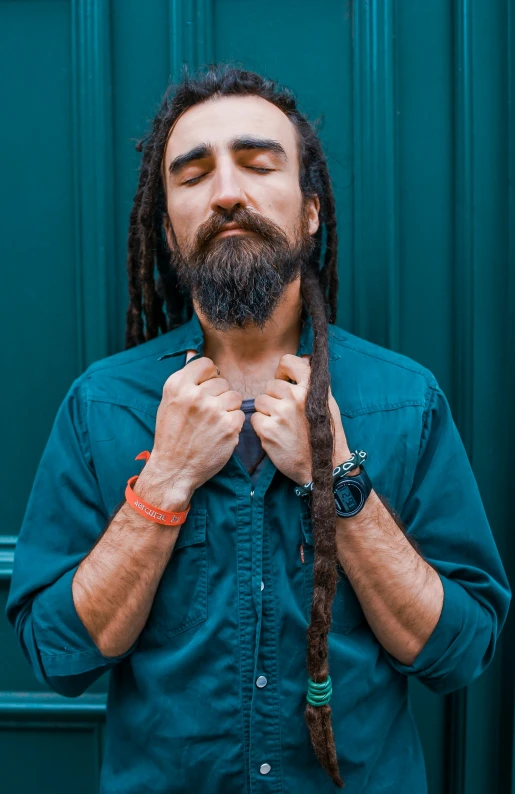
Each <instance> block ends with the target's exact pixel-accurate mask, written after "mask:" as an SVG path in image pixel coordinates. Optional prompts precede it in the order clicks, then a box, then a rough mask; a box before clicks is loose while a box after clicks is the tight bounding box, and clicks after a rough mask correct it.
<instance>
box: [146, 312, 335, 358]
mask: <svg viewBox="0 0 515 794" xmlns="http://www.w3.org/2000/svg"><path fill="white" fill-rule="evenodd" d="M168 333H169V334H170V336H171V337H172V338H173V341H172V344H171V345H170V347H169V348H168V349H167V350H166V352H165V353H163V354H162V355H160V356H159V358H158V361H161V360H162V359H164V358H170V356H178V355H179V354H180V353H185V352H186V351H187V350H196V351H197V353H198V355H199V356H203V355H204V332H203V330H202V326H201V325H200V322H199V319H198V316H197V313H196V312H195V309H193V314H192V316H191V318H190V319H189V320H188V321H187V322H186V323H184V324H183V325H181V326H179V328H176V329H175V330H174V331H169V332H168ZM312 352H313V324H312V321H311V317H310V316H309V315H308V314H307V315H306V317H305V319H304V321H303V324H302V330H301V334H300V340H299V346H298V348H297V353H296V355H297V356H305V355H308V356H310V355H311V354H312ZM331 353H332V351H330V355H329V358H330V359H334V358H339V356H335V355H334V354H331Z"/></svg>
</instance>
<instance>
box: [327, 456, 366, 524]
mask: <svg viewBox="0 0 515 794" xmlns="http://www.w3.org/2000/svg"><path fill="white" fill-rule="evenodd" d="M371 490H372V482H371V480H370V477H369V476H368V474H367V473H366V471H365V469H364V468H363V466H360V473H359V474H355V475H354V477H350V476H349V475H348V474H343V475H342V476H341V477H339V478H338V479H337V480H336V481H335V482H334V484H333V494H334V504H335V507H336V515H338V516H340V518H351V516H355V515H357V514H358V513H359V512H360V511H361V510H363V508H364V506H365V502H366V501H367V499H368V497H369V495H370V491H371Z"/></svg>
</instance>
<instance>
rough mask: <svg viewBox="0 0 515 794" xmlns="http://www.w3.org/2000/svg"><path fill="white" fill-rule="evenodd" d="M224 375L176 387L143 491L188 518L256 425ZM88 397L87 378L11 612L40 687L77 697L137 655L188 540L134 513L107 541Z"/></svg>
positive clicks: (43, 498) (202, 369)
mask: <svg viewBox="0 0 515 794" xmlns="http://www.w3.org/2000/svg"><path fill="white" fill-rule="evenodd" d="M216 372H217V370H216V367H215V365H214V364H213V362H212V361H210V360H209V359H207V358H205V357H203V358H201V359H198V360H196V361H194V362H192V363H191V364H190V365H189V366H188V367H185V368H184V369H183V370H180V371H178V372H176V373H174V374H173V375H172V376H170V378H169V379H168V381H167V382H166V384H165V387H164V389H163V399H162V401H161V404H160V406H159V410H158V415H157V418H156V434H155V439H154V448H153V451H152V455H151V457H150V460H149V461H148V463H147V465H146V466H145V468H144V470H143V473H142V474H141V475H140V477H139V478H138V480H137V483H136V485H135V492H136V493H138V494H139V495H140V496H141V497H142V498H143V499H145V500H146V501H149V502H152V503H154V504H156V505H158V506H160V507H163V508H164V509H169V510H179V509H182V508H183V507H185V506H186V505H187V503H188V502H189V500H190V498H191V495H192V493H193V491H194V490H195V488H196V487H198V486H199V485H201V484H202V483H203V482H205V480H207V479H209V478H210V477H212V476H213V474H215V473H216V472H217V471H218V470H219V469H221V468H222V466H223V465H224V464H225V463H226V461H227V460H228V458H229V457H230V456H231V454H232V451H233V450H234V448H235V446H236V444H237V441H238V435H239V432H240V430H241V425H242V423H243V421H244V418H245V416H244V414H243V412H242V411H239V410H237V409H238V408H239V406H240V405H241V395H239V394H238V393H237V392H234V391H229V390H228V385H229V384H228V383H227V381H226V380H224V379H223V378H218V377H216ZM86 385H87V377H84V376H83V377H82V378H79V379H78V380H77V381H75V383H74V384H73V386H72V387H71V389H70V391H69V393H68V395H67V397H66V398H65V400H64V401H63V404H62V405H61V407H60V409H59V412H58V415H57V417H56V421H55V423H54V427H53V429H52V433H51V435H50V438H49V441H48V443H47V446H46V448H45V452H44V454H43V457H42V459H41V462H40V465H39V468H38V472H37V475H36V479H35V482H34V485H33V488H32V491H31V495H30V499H29V504H28V506H27V511H26V514H25V518H24V522H23V526H22V529H21V531H20V535H19V539H18V543H17V546H16V553H15V559H14V571H13V578H12V582H11V589H10V592H9V599H8V603H7V610H6V612H7V617H8V619H9V621H10V622H11V624H12V625H13V626H14V628H15V631H16V633H17V636H18V640H19V642H20V645H21V647H22V649H23V651H24V653H25V655H26V657H27V659H28V661H29V663H30V664H31V666H32V668H33V670H34V672H35V674H36V676H37V677H38V679H39V680H40V681H41V682H44V683H47V684H48V685H49V686H51V687H52V688H53V689H55V690H56V691H57V692H60V693H61V694H63V695H67V696H76V695H78V694H81V692H83V691H84V690H85V689H86V688H87V687H88V686H89V685H90V684H91V683H93V681H95V679H96V678H98V677H99V676H100V675H101V674H102V673H103V672H104V671H105V670H107V669H109V668H110V667H113V666H114V665H115V664H117V663H118V662H119V661H121V660H122V659H124V658H126V657H127V656H128V655H130V654H131V653H132V651H133V650H134V649H135V646H136V641H137V637H138V636H139V634H140V632H141V629H142V628H143V626H144V624H145V621H146V619H147V616H148V613H149V610H150V607H151V605H152V602H153V599H154V595H155V591H156V589H157V586H158V583H159V581H160V578H161V575H162V573H163V570H164V568H165V566H166V564H167V562H168V560H169V559H170V556H171V554H172V552H173V547H174V544H175V541H176V539H177V536H178V534H179V532H180V527H179V530H177V529H176V528H172V527H163V526H161V525H154V524H153V523H152V522H149V521H146V520H145V519H144V518H143V517H140V516H138V514H137V513H135V512H134V511H133V510H132V508H130V507H129V506H128V505H124V506H122V508H121V509H120V511H119V512H118V513H117V515H116V516H115V517H114V518H113V519H112V521H111V522H110V523H109V526H108V527H107V529H106V524H107V523H108V518H107V516H106V513H105V508H104V506H103V500H102V495H101V492H100V488H99V483H98V481H97V477H96V473H95V466H94V461H93V460H92V458H91V452H90V445H89V431H88V426H87V394H86ZM178 449H179V450H181V454H180V457H179V455H178V454H177V450H178ZM136 451H139V450H136ZM179 464H180V466H181V469H180V472H178V465H179ZM192 483H195V485H193V484H192ZM124 485H125V482H121V483H120V495H121V493H122V492H123V488H124ZM185 503H186V504H185Z"/></svg>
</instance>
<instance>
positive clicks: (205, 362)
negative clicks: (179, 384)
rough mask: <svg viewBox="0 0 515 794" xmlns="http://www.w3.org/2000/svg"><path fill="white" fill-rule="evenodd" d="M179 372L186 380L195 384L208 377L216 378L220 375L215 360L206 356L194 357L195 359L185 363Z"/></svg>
mask: <svg viewBox="0 0 515 794" xmlns="http://www.w3.org/2000/svg"><path fill="white" fill-rule="evenodd" d="M190 358H191V356H190ZM181 372H182V377H183V378H184V379H185V380H186V381H189V382H190V383H196V384H197V385H199V384H200V383H203V382H204V381H206V380H209V378H217V377H218V376H219V375H220V370H219V369H218V367H217V366H216V364H215V362H214V361H212V360H211V359H210V358H207V356H201V358H197V359H195V361H192V362H191V363H190V364H187V365H186V366H185V367H184V369H183V370H182V371H181Z"/></svg>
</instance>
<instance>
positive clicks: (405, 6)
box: [0, 0, 515, 794]
mask: <svg viewBox="0 0 515 794" xmlns="http://www.w3.org/2000/svg"><path fill="white" fill-rule="evenodd" d="M0 32H1V46H0V59H1V61H2V72H1V73H2V80H1V86H2V88H1V90H2V103H1V107H2V111H3V123H2V128H1V133H0V134H1V136H2V147H1V151H2V153H3V158H2V159H3V163H2V165H3V167H2V172H3V179H2V183H3V187H4V189H3V190H2V194H1V206H0V209H1V220H2V226H3V234H2V241H3V252H2V253H3V256H2V276H3V289H2V290H1V297H0V301H1V307H2V315H1V316H2V317H3V318H4V329H5V330H4V335H5V337H6V341H5V342H4V344H3V346H2V374H3V383H4V388H3V389H2V392H1V398H0V406H1V411H2V416H3V417H4V423H3V456H2V460H1V464H0V465H1V467H2V470H1V478H0V479H1V483H2V508H3V509H2V526H1V529H0V595H1V599H2V605H4V604H5V600H6V597H7V592H8V589H9V581H10V574H11V569H12V560H13V555H14V548H15V543H16V535H17V532H18V528H19V526H20V523H21V519H22V515H23V510H24V507H25V503H26V500H27V497H28V494H29V490H30V487H31V483H32V479H33V476H34V473H35V469H36V466H37V463H38V461H39V457H40V455H41V452H42V449H43V445H44V443H45V441H46V438H47V436H48V434H49V431H50V427H51V424H52V421H53V419H54V416H55V413H56V410H57V407H58V405H59V403H60V401H61V399H62V398H63V396H64V394H65V392H66V391H67V389H68V387H69V385H70V384H71V382H72V380H73V379H74V378H75V377H76V376H77V375H78V374H79V373H80V372H82V371H83V370H84V369H85V368H86V366H87V365H88V364H89V363H91V362H92V361H94V360H97V359H99V358H102V357H104V356H106V355H109V354H111V353H114V352H116V351H117V350H120V349H122V347H123V332H124V311H125V305H126V300H127V296H126V286H125V250H126V235H127V224H128V215H129V211H130V207H131V203H132V197H133V194H134V191H135V187H136V179H137V168H138V163H139V157H140V155H138V154H137V153H136V152H135V149H134V144H135V142H136V140H137V139H138V138H140V137H142V136H143V134H144V133H145V131H146V129H147V125H148V123H149V120H150V119H151V118H152V116H153V113H154V111H155V110H156V108H157V105H158V102H159V99H160V97H161V95H162V93H163V92H164V90H165V88H166V85H167V83H168V80H169V77H170V75H175V76H176V75H178V74H179V71H180V67H181V65H182V63H184V62H186V63H188V64H190V65H193V66H196V65H201V64H204V63H207V62H210V61H212V60H231V61H233V62H235V63H237V64H240V65H243V66H244V67H246V68H250V69H255V70H257V71H262V72H265V73H268V74H269V75H270V76H271V77H274V78H277V79H279V80H280V81H281V82H283V83H285V84H287V85H289V86H290V87H292V88H293V89H294V90H295V91H296V92H297V93H298V95H299V97H300V100H301V107H302V109H303V110H304V111H305V112H306V113H307V114H308V116H309V117H310V118H311V119H316V118H318V119H320V131H321V137H322V140H323V142H324V146H325V150H326V154H327V156H328V163H329V167H330V171H331V174H332V179H333V183H334V187H335V192H336V199H337V211H338V222H339V237H340V262H339V268H340V284H341V291H340V308H339V318H338V322H339V324H340V325H341V326H342V327H344V328H347V329H348V330H350V331H351V332H353V333H356V334H358V335H360V336H363V337H365V338H367V339H370V340H371V341H373V342H376V343H378V344H380V345H384V346H386V347H389V348H392V349H394V350H397V351H399V352H401V353H404V354H406V355H408V356H411V357H412V358H414V359H415V360H417V361H419V362H421V363H422V364H424V365H425V366H427V367H429V368H430V369H431V370H432V371H433V372H434V374H435V375H436V377H437V379H438V380H439V382H440V384H441V385H442V388H443V389H444V391H445V392H446V394H447V396H448V398H449V401H450V403H451V406H452V409H453V413H454V416H455V419H456V423H457V425H458V427H459V429H460V432H461V434H462V437H463V440H464V442H465V445H466V447H467V450H468V452H469V455H470V458H471V461H472V464H473V467H474V470H475V473H476V477H477V479H478V483H479V486H480V489H481V493H482V496H483V499H484V503H485V507H486V510H487V514H488V516H489V518H490V522H491V526H492V529H493V531H494V534H495V537H496V540H497V544H498V547H499V550H500V553H501V556H502V558H503V561H504V563H505V566H506V569H507V571H508V575H509V576H510V579H511V582H512V586H513V582H514V581H515V577H514V573H515V571H514V567H515V543H514V541H513V539H512V537H511V533H510V530H511V529H512V527H513V518H512V517H513V502H512V499H513V496H512V494H513V488H512V486H511V477H510V474H511V468H512V467H511V465H510V464H511V461H512V453H513V450H514V449H515V422H514V420H513V411H512V406H513V404H514V398H513V396H512V395H513V394H514V387H515V367H514V364H513V360H514V357H515V123H514V122H515V67H514V63H515V3H514V2H513V1H512V0H496V2H492V0H453V1H452V2H451V3H449V2H448V0H432V2H431V3H428V2H422V0H404V1H403V0H397V2H394V0H355V2H351V0H320V2H318V3H316V4H313V3H312V2H307V0H295V2H294V0H260V2H259V3H256V2H251V0H152V1H151V2H150V1H147V2H142V1H141V0H140V2H138V1H137V0H0ZM510 519H511V521H510ZM514 638H515V633H514V626H513V616H512V614H511V613H510V615H509V617H508V621H507V624H506V627H505V629H504V632H503V635H502V637H501V641H500V643H499V645H498V652H497V655H496V657H495V659H494V661H493V662H492V664H491V666H490V668H489V669H488V671H487V672H486V673H485V674H484V675H483V676H482V677H481V678H480V679H479V680H478V681H477V682H475V683H474V684H473V685H472V686H471V687H469V688H468V689H467V690H462V691H460V692H457V693H454V694H452V695H450V696H446V697H438V696H436V695H434V694H432V693H430V692H429V691H427V690H424V689H423V688H422V687H421V686H420V685H419V684H417V682H411V681H410V694H411V702H412V705H413V710H414V712H415V715H416V717H417V721H418V724H419V729H420V733H421V736H422V740H423V744H424V750H425V756H426V763H427V769H428V777H429V783H430V792H431V794H442V793H443V792H446V794H476V792H477V794H479V793H480V792H481V794H494V792H499V793H500V794H505V793H506V794H507V793H508V792H512V794H515V779H514V774H515V772H514V770H513V768H512V755H513V742H514V703H515V691H514V675H513V670H514V666H515V639H514ZM0 641H1V644H0V647H1V649H2V654H1V659H2V661H1V662H0V790H1V791H2V792H5V793H6V794H35V793H36V792H37V794H65V792H66V793H67V794H68V792H70V791H73V792H74V793H75V794H94V792H96V791H97V779H98V772H99V766H100V763H101V756H102V745H103V737H102V726H103V722H104V717H105V692H106V691H107V684H108V681H107V679H106V678H104V679H101V680H100V681H99V682H97V683H96V684H95V685H94V686H93V687H91V689H90V690H89V691H88V692H87V693H86V694H84V695H82V696H81V697H79V698H76V699H65V698H63V697H60V696H58V695H56V694H54V693H51V692H49V691H47V690H46V689H45V688H44V687H43V686H42V685H40V684H39V683H38V682H37V681H36V679H35V677H34V675H33V674H32V673H31V671H30V669H29V667H28V665H27V663H26V661H25V659H24V657H23V654H22V652H21V650H20V649H19V647H18V645H17V642H16V639H15V635H14V633H13V631H12V629H11V628H10V626H9V625H8V624H7V621H6V619H5V617H4V611H3V608H2V611H1V612H0ZM414 794H415V793H414Z"/></svg>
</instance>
